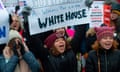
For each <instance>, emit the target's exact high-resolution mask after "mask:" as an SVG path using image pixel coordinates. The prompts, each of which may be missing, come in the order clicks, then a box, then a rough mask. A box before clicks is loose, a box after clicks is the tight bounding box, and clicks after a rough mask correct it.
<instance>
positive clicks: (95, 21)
mask: <svg viewBox="0 0 120 72" xmlns="http://www.w3.org/2000/svg"><path fill="white" fill-rule="evenodd" d="M103 3H104V1H94V2H93V4H92V6H91V8H90V27H99V26H100V25H101V24H103V23H104V21H103V19H104V18H103V17H104V5H103Z"/></svg>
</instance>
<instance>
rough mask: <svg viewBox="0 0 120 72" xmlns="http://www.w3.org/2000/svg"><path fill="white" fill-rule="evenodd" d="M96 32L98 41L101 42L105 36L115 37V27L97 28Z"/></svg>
mask: <svg viewBox="0 0 120 72" xmlns="http://www.w3.org/2000/svg"><path fill="white" fill-rule="evenodd" d="M95 32H96V36H97V40H100V39H101V38H103V37H105V36H110V37H114V27H107V26H104V27H95Z"/></svg>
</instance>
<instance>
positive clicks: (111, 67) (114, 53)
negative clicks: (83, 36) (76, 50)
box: [86, 50, 120, 72]
mask: <svg viewBox="0 0 120 72" xmlns="http://www.w3.org/2000/svg"><path fill="white" fill-rule="evenodd" d="M98 57H99V58H100V70H101V72H120V67H119V65H120V51H119V50H109V51H105V50H99V51H98V55H97V51H95V50H92V51H90V52H89V56H88V59H87V61H86V72H98Z"/></svg>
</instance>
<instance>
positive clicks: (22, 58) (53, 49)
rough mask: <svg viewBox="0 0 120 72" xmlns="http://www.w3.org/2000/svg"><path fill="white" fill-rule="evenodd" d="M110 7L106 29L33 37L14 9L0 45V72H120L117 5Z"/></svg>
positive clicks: (79, 27)
mask: <svg viewBox="0 0 120 72" xmlns="http://www.w3.org/2000/svg"><path fill="white" fill-rule="evenodd" d="M110 6H111V18H110V19H111V24H110V26H106V24H102V25H101V27H95V28H89V24H83V25H75V26H68V27H62V28H58V29H55V30H50V31H47V32H43V33H40V34H37V35H33V36H30V35H29V31H27V30H28V26H27V25H28V20H26V18H25V17H23V19H24V22H23V21H21V18H20V16H19V15H18V14H17V11H18V10H19V7H18V6H17V7H16V8H15V13H14V14H10V15H9V25H10V30H9V38H8V42H7V43H6V44H2V45H0V72H114V71H115V72H120V68H119V64H120V51H119V49H120V48H119V47H120V44H119V42H120V24H119V21H120V4H118V3H112V4H110ZM28 15H29V14H28Z"/></svg>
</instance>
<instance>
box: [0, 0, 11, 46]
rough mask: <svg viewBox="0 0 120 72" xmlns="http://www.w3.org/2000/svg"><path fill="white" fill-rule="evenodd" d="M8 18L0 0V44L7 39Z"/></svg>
mask: <svg viewBox="0 0 120 72" xmlns="http://www.w3.org/2000/svg"><path fill="white" fill-rule="evenodd" d="M8 19H9V16H8V13H7V11H6V9H5V8H4V6H3V4H2V2H1V0H0V44H3V43H6V42H7V40H8V31H9V23H8Z"/></svg>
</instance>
